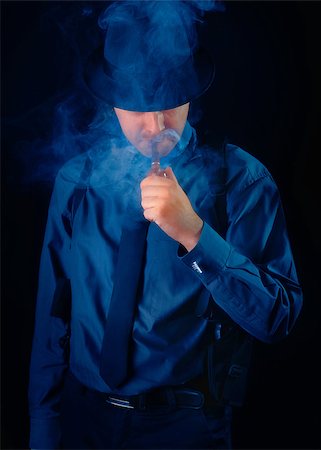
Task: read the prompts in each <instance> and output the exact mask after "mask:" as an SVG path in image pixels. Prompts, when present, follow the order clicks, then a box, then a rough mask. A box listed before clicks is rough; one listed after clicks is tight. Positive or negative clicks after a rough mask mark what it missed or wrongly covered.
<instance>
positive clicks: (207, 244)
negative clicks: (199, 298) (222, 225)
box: [178, 222, 231, 285]
mask: <svg viewBox="0 0 321 450" xmlns="http://www.w3.org/2000/svg"><path fill="white" fill-rule="evenodd" d="M230 252H231V246H230V244H229V243H228V242H226V241H225V240H224V239H223V238H222V237H221V236H220V235H219V234H218V233H217V232H216V231H215V230H214V229H213V228H211V227H210V226H209V225H208V224H207V223H206V222H204V225H203V229H202V232H201V236H200V239H199V241H198V243H197V245H196V246H195V247H194V248H193V249H192V250H191V251H190V252H188V253H186V254H184V251H183V248H182V247H180V248H179V250H178V256H179V258H180V259H181V260H182V262H183V263H184V264H186V265H187V266H189V267H190V268H191V269H192V270H193V271H194V272H195V274H196V275H197V276H198V277H199V278H200V280H201V281H202V283H204V284H205V285H208V284H209V283H210V282H211V281H212V280H213V279H214V278H215V276H216V275H217V274H218V273H219V272H220V271H221V270H222V269H224V267H225V266H226V262H227V259H228V257H229V254H230Z"/></svg>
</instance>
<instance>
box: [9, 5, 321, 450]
mask: <svg viewBox="0 0 321 450" xmlns="http://www.w3.org/2000/svg"><path fill="white" fill-rule="evenodd" d="M225 5H226V11H225V13H218V14H215V15H214V16H213V17H212V16H211V17H210V18H209V22H208V26H207V28H208V29H207V32H208V36H209V38H208V43H209V45H210V48H211V49H212V51H213V56H214V58H215V61H216V68H217V72H216V80H215V84H214V86H213V88H211V90H210V91H209V92H208V93H207V95H206V96H205V98H204V100H203V103H202V106H203V113H204V115H203V119H202V121H201V123H200V125H199V129H200V131H202V132H205V131H207V130H209V129H210V130H214V131H217V132H222V133H223V134H226V135H227V136H228V138H229V140H230V141H231V142H233V143H235V144H237V145H240V146H242V147H243V148H245V149H246V150H248V151H249V152H250V153H252V154H253V155H255V156H256V157H258V158H259V159H260V160H261V161H262V162H263V163H264V164H265V165H266V166H267V167H268V168H269V170H270V171H271V172H272V174H273V176H274V178H275V180H276V182H277V184H278V186H279V189H280V193H281V197H282V200H283V204H284V209H285V213H286V217H287V223H288V231H289V236H290V239H291V242H292V247H293V253H294V257H295V260H296V264H297V270H298V274H299V277H300V281H301V284H302V287H303V292H304V307H303V310H302V313H301V315H300V317H299V320H298V322H297V324H296V326H295V328H294V330H293V332H292V334H291V335H290V336H289V337H288V338H286V339H285V340H284V341H282V342H280V343H277V344H273V345H265V344H261V343H258V344H257V346H256V349H255V355H254V356H255V357H254V362H253V370H252V375H251V383H250V387H249V392H248V398H247V401H246V404H245V406H244V407H243V408H242V409H241V410H236V411H235V438H234V446H235V447H236V448H244V449H245V448H260V449H261V448H273V449H281V448H284V449H290V448H293V449H294V448H297V449H299V448H300V449H307V448H309V449H312V448H315V449H316V448H320V447H321V445H320V444H321V442H320V429H321V421H320V412H319V411H320V388H319V384H320V375H319V374H320V371H319V368H318V365H319V362H320V351H319V340H320V335H319V328H320V298H321V296H320V288H319V285H320V266H319V260H320V256H321V240H320V225H319V223H320V222H319V212H320V209H321V208H320V206H321V202H320V195H319V189H318V187H319V178H320V175H319V170H320V169H319V166H318V160H319V152H320V148H319V147H320V144H319V139H318V138H319V129H320V126H321V111H320V105H321V95H320V91H321V88H320V84H321V71H320V59H321V58H320V54H321V51H320V50H321V49H320V45H319V40H320V28H321V26H320V20H321V11H320V6H321V5H320V2H288V1H284V2H270V1H268V2H226V3H225ZM103 6H104V4H103V3H102V2H50V1H48V2H43V1H36V2H30V1H24V2H1V19H2V40H1V43H2V52H1V56H2V60H1V69H2V70H1V73H2V84H1V89H2V90H1V93H2V96H1V98H2V215H1V224H2V252H1V254H2V302H1V303H2V308H1V312H2V314H1V319H2V326H1V331H2V341H1V342H2V359H1V375H2V376H1V379H2V433H1V437H2V448H27V447H28V415H27V384H28V363H29V357H30V348H31V339H32V332H33V321H34V308H35V295H36V287H37V272H38V264H39V257H40V250H41V244H42V238H43V232H44V226H45V220H46V214H47V207H48V202H49V196H50V192H51V188H52V179H48V180H47V182H44V181H42V182H40V181H37V182H35V181H34V180H33V179H32V176H31V175H32V171H33V170H36V168H35V167H33V164H36V162H35V161H36V159H35V158H33V156H32V151H33V146H32V142H33V141H34V140H36V139H39V137H41V138H43V139H44V140H45V139H46V138H47V137H48V130H50V127H51V121H52V114H53V109H54V105H55V103H56V102H57V101H58V100H59V99H60V98H61V96H63V95H64V93H65V92H69V91H70V89H72V87H73V85H77V86H78V85H79V75H78V72H77V68H78V67H79V66H78V64H79V61H80V60H81V57H82V55H79V52H78V46H79V44H81V43H82V41H85V39H86V37H87V38H88V34H86V32H85V31H84V32H79V30H81V29H82V28H83V29H84V27H86V25H88V24H89V22H90V23H91V24H92V23H93V22H94V20H95V17H96V16H95V14H96V12H97V11H98V10H99V9H101V8H102V7H103ZM57 7H58V9H56V8H57ZM61 8H63V9H64V11H65V13H66V14H65V18H64V20H63V22H64V26H63V27H62V26H59V23H60V24H61V20H62V16H61ZM84 8H85V10H84ZM86 8H89V10H90V8H91V9H92V10H93V14H91V15H90V14H89V13H88V11H89V10H88V9H87V12H86ZM81 9H82V10H83V13H82V14H79V11H80V10H81ZM59 11H60V12H59ZM77 11H78V13H77ZM77 14H78V16H77ZM52 17H55V19H54V20H53V19H52ZM68 17H76V22H74V21H68ZM77 17H78V19H77ZM74 20H75V19H74ZM66 29H67V32H66ZM70 33H74V36H75V35H76V36H77V37H76V39H75V40H74V41H73V43H72V42H71V39H70ZM75 43H76V45H75ZM17 148H19V149H20V150H19V152H18V150H17ZM21 149H25V154H24V155H21ZM29 152H30V153H29ZM22 156H24V158H22ZM29 157H30V158H29ZM22 160H23V163H22ZM26 160H27V161H28V160H29V163H30V164H29V165H28V164H26ZM26 171H27V172H28V174H27V175H30V180H29V182H22V179H23V178H25V177H26ZM27 178H28V177H27Z"/></svg>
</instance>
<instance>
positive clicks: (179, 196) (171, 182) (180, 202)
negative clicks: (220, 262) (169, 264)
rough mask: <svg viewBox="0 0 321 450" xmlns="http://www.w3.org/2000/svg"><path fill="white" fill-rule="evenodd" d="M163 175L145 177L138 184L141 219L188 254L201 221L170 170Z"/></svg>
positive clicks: (198, 236) (196, 239)
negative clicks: (142, 213)
mask: <svg viewBox="0 0 321 450" xmlns="http://www.w3.org/2000/svg"><path fill="white" fill-rule="evenodd" d="M165 174H166V177H160V176H157V175H149V176H147V177H146V178H144V180H143V181H142V182H141V184H140V187H141V194H142V207H143V209H144V216H145V218H146V219H147V220H149V221H151V222H155V223H156V224H157V225H158V226H159V227H160V228H161V229H162V230H163V231H164V232H165V233H166V234H168V236H170V237H171V238H173V239H175V240H176V241H178V242H179V243H180V244H182V245H183V246H184V247H185V248H186V249H187V250H188V251H191V250H192V249H193V248H194V247H195V245H196V244H197V243H198V241H199V238H200V234H201V230H202V227H203V221H202V219H201V218H200V217H199V216H198V215H197V214H196V213H195V211H194V210H193V208H192V205H191V203H190V201H189V199H188V197H187V195H186V194H185V192H184V191H183V189H182V188H181V187H180V185H179V184H178V181H177V179H176V177H175V175H174V172H173V171H172V169H171V168H170V167H168V168H167V169H166V170H165Z"/></svg>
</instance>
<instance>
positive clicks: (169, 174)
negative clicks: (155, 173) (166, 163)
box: [164, 167, 178, 184]
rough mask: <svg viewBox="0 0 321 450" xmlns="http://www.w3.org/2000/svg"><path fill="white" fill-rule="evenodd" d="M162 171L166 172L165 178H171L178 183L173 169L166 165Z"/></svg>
mask: <svg viewBox="0 0 321 450" xmlns="http://www.w3.org/2000/svg"><path fill="white" fill-rule="evenodd" d="M164 172H165V174H166V178H167V179H169V180H172V181H175V183H177V184H178V181H177V179H176V176H175V174H174V172H173V169H172V168H171V167H166V169H165V171H164Z"/></svg>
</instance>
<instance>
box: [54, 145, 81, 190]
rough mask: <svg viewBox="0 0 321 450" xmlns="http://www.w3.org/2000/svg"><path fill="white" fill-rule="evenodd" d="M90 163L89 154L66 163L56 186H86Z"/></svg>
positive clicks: (58, 175)
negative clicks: (85, 177) (87, 170)
mask: <svg viewBox="0 0 321 450" xmlns="http://www.w3.org/2000/svg"><path fill="white" fill-rule="evenodd" d="M88 161H89V155H88V152H84V153H81V154H79V155H77V156H74V157H73V158H71V159H69V160H68V161H66V162H65V163H64V164H63V166H62V167H61V168H60V169H59V171H58V173H57V176H56V184H64V185H70V187H75V185H78V184H79V183H83V184H84V183H85V180H84V176H85V171H86V164H87V163H88Z"/></svg>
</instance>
